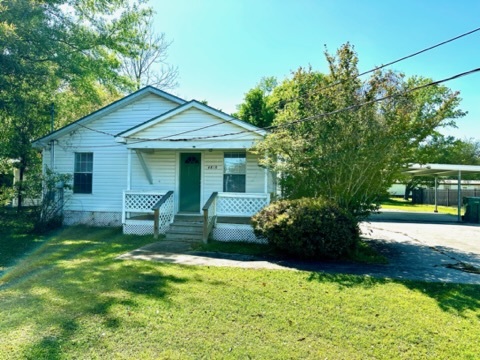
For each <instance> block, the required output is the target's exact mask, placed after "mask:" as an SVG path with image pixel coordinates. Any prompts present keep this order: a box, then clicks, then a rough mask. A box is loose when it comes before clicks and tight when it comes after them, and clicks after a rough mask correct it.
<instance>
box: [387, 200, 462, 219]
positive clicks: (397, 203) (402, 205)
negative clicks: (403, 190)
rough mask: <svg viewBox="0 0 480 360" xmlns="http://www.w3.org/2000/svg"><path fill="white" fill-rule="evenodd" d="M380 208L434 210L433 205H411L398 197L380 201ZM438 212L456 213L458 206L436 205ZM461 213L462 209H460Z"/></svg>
mask: <svg viewBox="0 0 480 360" xmlns="http://www.w3.org/2000/svg"><path fill="white" fill-rule="evenodd" d="M381 209H390V210H402V211H418V212H432V213H433V210H435V206H434V205H425V204H415V205H413V204H412V203H411V201H407V200H403V199H400V198H389V199H387V200H384V201H382V204H381V207H380V211H381ZM437 209H438V212H439V213H441V214H451V215H457V214H458V208H457V207H456V206H437ZM462 214H463V211H462Z"/></svg>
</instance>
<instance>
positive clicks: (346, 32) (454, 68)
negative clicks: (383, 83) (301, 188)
mask: <svg viewBox="0 0 480 360" xmlns="http://www.w3.org/2000/svg"><path fill="white" fill-rule="evenodd" d="M150 4H151V5H152V6H153V7H154V9H155V11H156V14H155V27H156V30H157V31H158V32H164V33H165V34H166V36H167V38H168V39H169V40H173V44H172V45H171V47H170V49H169V57H168V61H169V62H170V63H171V64H173V65H176V66H178V69H179V74H180V78H179V87H178V88H176V89H175V90H173V91H172V92H173V93H175V94H177V95H179V96H181V97H183V98H185V99H188V100H189V99H197V100H207V101H208V103H209V104H210V105H211V106H213V107H216V108H219V109H222V110H223V111H225V112H227V113H231V112H234V111H235V110H236V105H238V104H240V103H241V102H242V100H243V96H244V94H245V93H246V92H247V91H248V90H249V89H251V88H252V87H253V86H255V85H256V84H257V83H258V81H259V80H260V78H261V77H263V76H276V77H277V78H278V79H279V80H280V81H281V80H283V79H284V78H285V77H288V76H289V75H290V72H291V71H292V70H295V69H297V68H298V67H299V66H308V65H309V64H310V65H312V67H313V68H314V69H315V70H319V71H327V67H326V61H325V58H324V55H323V51H324V45H326V46H327V48H328V49H329V50H330V52H334V51H335V50H336V49H337V48H338V47H339V46H340V45H341V44H343V43H345V42H347V41H349V42H350V43H352V44H353V45H354V46H355V49H356V51H357V53H358V56H359V69H360V71H361V72H362V71H366V70H369V69H371V68H373V67H375V66H378V65H381V64H383V63H387V62H390V61H392V60H395V59H397V58H400V57H403V56H405V55H408V54H411V53H413V52H416V51H418V50H421V49H423V48H425V47H429V46H431V45H434V44H436V43H439V42H441V41H444V40H447V39H449V38H452V37H455V36H457V35H460V34H462V33H465V32H467V31H470V30H473V29H475V28H478V27H480V1H476V0H460V1H451V0H448V1H447V0H423V1H418V0H417V1H415V0H397V1H388V0H383V1H382V0H376V1H374V0H362V1H355V0H331V1H321V0H317V1H314V0H289V1H287V0H209V1H195V0H173V1H163V0H161V1H160V0H150ZM478 67H480V32H477V33H474V34H472V35H469V36H467V37H464V38H462V39H460V40H457V41H455V42H452V43H449V44H447V45H444V46H442V47H440V48H437V49H434V50H432V51H429V52H427V53H424V54H421V55H419V56H416V57H414V58H412V59H409V60H406V61H403V62H401V63H398V64H395V65H393V66H392V67H391V68H392V69H394V70H398V71H402V72H404V73H405V74H406V75H407V76H411V75H421V76H424V77H430V78H432V79H434V80H439V79H443V78H447V77H450V76H452V75H455V74H457V73H461V72H464V71H467V70H471V69H474V68H478ZM479 84H480V73H476V74H473V75H470V76H467V77H464V78H461V79H458V80H454V81H451V82H449V83H447V84H446V85H447V86H449V87H450V88H451V89H453V90H459V91H460V92H461V97H462V98H463V102H462V106H461V108H462V109H463V110H466V111H468V112H469V114H468V115H467V116H466V117H464V118H462V119H459V120H458V121H457V125H458V129H447V130H446V131H444V132H445V133H446V134H448V135H454V136H456V137H460V138H465V137H468V138H476V139H480V126H478V121H479V120H480V86H478V85H479Z"/></svg>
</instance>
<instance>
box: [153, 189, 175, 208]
mask: <svg viewBox="0 0 480 360" xmlns="http://www.w3.org/2000/svg"><path fill="white" fill-rule="evenodd" d="M172 195H173V191H168V192H167V193H166V194H165V195H163V196H162V197H161V198H160V200H158V201H157V203H156V204H155V205H153V207H152V210H153V211H155V210H158V209H160V206H162V205H163V203H164V202H165V201H167V200H168V198H169V197H170V196H172Z"/></svg>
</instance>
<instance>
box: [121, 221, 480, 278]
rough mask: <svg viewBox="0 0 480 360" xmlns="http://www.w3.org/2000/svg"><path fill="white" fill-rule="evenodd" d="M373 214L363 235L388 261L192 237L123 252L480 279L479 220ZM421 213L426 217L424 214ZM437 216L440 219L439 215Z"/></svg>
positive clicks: (205, 261)
mask: <svg viewBox="0 0 480 360" xmlns="http://www.w3.org/2000/svg"><path fill="white" fill-rule="evenodd" d="M391 215H392V214H390V218H389V214H381V215H379V216H378V215H377V216H373V217H372V218H371V219H370V221H369V222H364V223H362V224H361V226H360V227H361V230H362V236H363V237H364V239H365V240H366V241H368V242H369V243H370V244H371V245H372V246H373V247H375V248H376V249H377V251H378V252H379V253H381V254H382V255H384V256H385V257H387V259H388V264H386V265H363V264H356V263H347V262H340V263H339V262H325V261H322V262H306V261H283V260H278V259H272V258H259V257H253V256H245V255H235V254H223V253H206V252H195V251H192V250H191V248H190V244H188V243H178V242H176V243H169V242H165V241H160V242H157V243H153V244H150V245H147V246H146V247H143V248H140V249H137V250H135V251H132V252H130V253H127V254H124V255H122V256H120V258H121V259H143V260H151V261H162V262H170V263H177V264H186V265H206V266H231V267H242V268H265V269H290V270H306V271H321V272H327V273H342V274H354V275H368V276H373V277H380V278H392V279H401V280H422V281H434V282H453V283H466V284H480V274H476V273H472V272H470V269H471V268H470V266H472V267H475V268H477V269H480V226H479V225H471V224H470V225H468V224H462V223H456V222H455V220H456V218H454V219H453V221H451V219H452V217H451V216H450V217H445V218H444V220H445V219H446V220H448V221H438V220H441V217H439V215H438V214H433V215H432V214H429V213H402V214H400V213H398V212H397V214H393V215H394V216H393V219H392V216H391ZM419 219H421V220H419ZM434 220H435V221H434Z"/></svg>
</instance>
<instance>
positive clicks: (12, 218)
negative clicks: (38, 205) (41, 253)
mask: <svg viewBox="0 0 480 360" xmlns="http://www.w3.org/2000/svg"><path fill="white" fill-rule="evenodd" d="M31 218H32V216H31V211H30V210H28V209H26V210H24V211H23V212H21V213H17V210H16V209H12V208H9V207H3V206H0V275H1V274H2V272H3V271H5V269H6V267H7V265H11V264H12V263H13V262H14V261H16V260H17V259H18V258H19V257H21V256H22V255H24V254H26V253H28V252H29V251H31V250H32V249H34V248H36V247H37V246H39V245H40V244H41V243H42V242H43V237H42V236H38V235H33V234H31V230H32V229H33V224H32V220H31Z"/></svg>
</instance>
